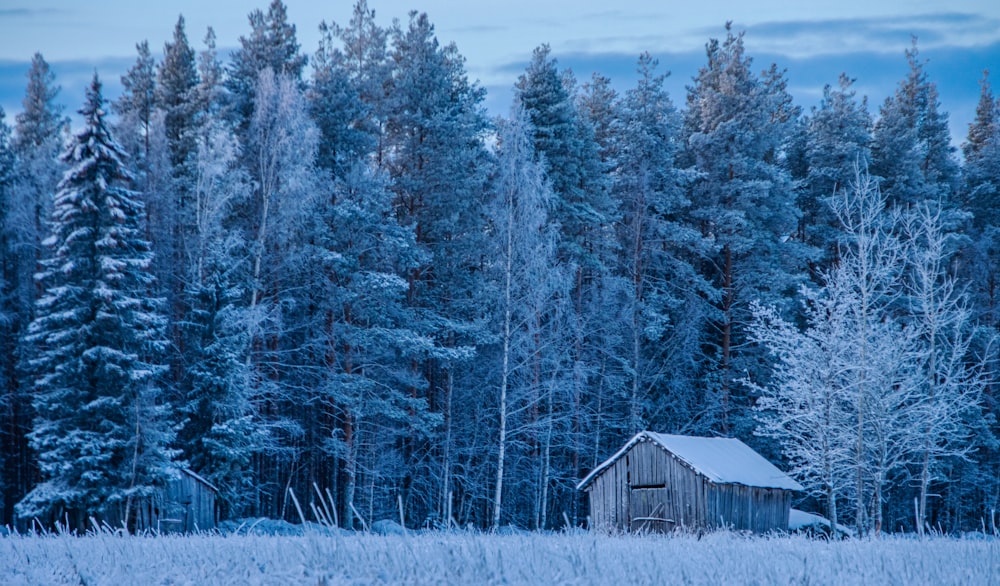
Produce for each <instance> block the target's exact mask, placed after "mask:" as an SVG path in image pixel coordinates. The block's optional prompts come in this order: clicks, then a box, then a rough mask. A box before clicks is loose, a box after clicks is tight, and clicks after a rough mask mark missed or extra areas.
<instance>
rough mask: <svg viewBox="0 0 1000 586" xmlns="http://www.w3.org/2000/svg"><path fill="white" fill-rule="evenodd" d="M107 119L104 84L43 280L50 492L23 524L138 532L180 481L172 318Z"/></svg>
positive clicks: (67, 158)
mask: <svg viewBox="0 0 1000 586" xmlns="http://www.w3.org/2000/svg"><path fill="white" fill-rule="evenodd" d="M104 108H105V101H104V98H103V96H102V94H101V84H100V82H99V80H98V78H97V75H96V74H95V75H94V79H93V81H92V82H91V84H90V86H89V87H88V89H87V99H86V102H85V104H84V106H83V108H82V109H81V110H80V111H79V112H80V114H81V115H82V116H83V119H84V123H83V124H84V126H83V129H82V130H81V131H80V132H79V133H78V134H77V135H76V137H75V138H74V140H73V141H72V142H71V143H70V144H69V145H68V147H67V149H66V151H65V153H64V154H63V156H62V161H63V162H64V163H66V164H67V165H69V166H70V170H69V171H68V172H67V174H66V175H65V177H64V178H63V180H62V181H61V182H60V184H59V190H58V191H57V192H56V194H55V199H54V206H53V211H52V215H51V217H50V220H49V221H50V226H51V235H50V236H49V238H47V239H46V241H45V245H46V249H47V251H48V254H47V256H46V258H45V260H44V262H43V264H42V270H41V271H40V273H39V274H38V279H39V282H40V284H41V286H42V287H43V288H44V293H43V294H42V296H41V298H40V299H39V300H38V301H37V303H36V317H35V319H34V320H33V321H32V323H31V326H30V329H29V334H28V337H27V340H28V342H29V343H31V345H32V354H31V357H30V359H29V360H28V361H27V365H26V366H27V368H28V369H29V370H30V372H31V374H32V376H33V379H34V388H33V390H32V395H33V405H34V408H35V410H36V417H35V421H34V423H33V429H32V432H31V434H30V439H31V447H32V448H33V449H34V450H35V452H36V454H37V456H38V460H39V465H40V468H41V473H42V482H41V483H39V484H38V485H36V486H35V487H34V489H33V490H32V491H31V492H30V493H29V494H28V495H27V496H26V497H25V499H24V500H23V501H21V503H20V504H19V505H18V513H19V515H20V516H21V517H24V518H33V517H41V518H43V519H48V520H56V519H63V518H67V519H68V520H69V523H70V526H71V528H75V529H82V528H83V527H84V524H85V522H86V519H87V518H88V517H89V516H91V515H97V516H102V515H106V514H115V515H116V516H121V518H123V519H125V520H126V522H127V521H128V520H129V517H130V514H131V513H132V510H131V509H132V505H134V504H136V502H137V499H140V498H143V497H147V496H150V495H151V494H152V493H153V491H154V490H155V489H156V487H157V486H162V485H163V484H164V483H165V482H166V481H167V480H168V479H169V478H170V477H171V475H172V474H174V473H175V472H174V470H175V465H174V464H173V463H172V462H171V458H172V456H173V453H172V452H171V451H170V450H169V449H168V448H167V445H168V444H169V442H170V441H171V436H172V433H171V431H170V429H171V428H170V427H169V426H168V425H167V421H166V415H167V414H166V412H165V409H164V406H163V405H162V404H161V402H160V400H159V394H160V390H159V388H158V378H159V377H160V375H161V374H162V370H163V369H162V367H160V366H159V365H158V364H157V362H156V359H157V357H158V355H159V354H160V353H162V352H163V351H164V350H165V347H166V343H165V341H164V338H163V333H162V332H163V327H164V318H163V316H162V315H161V314H160V312H159V309H158V307H157V302H156V300H155V299H152V298H151V297H150V292H151V290H152V286H153V283H152V277H151V275H150V274H149V273H148V270H149V266H150V262H151V260H152V258H151V252H150V245H149V243H148V242H147V241H146V240H144V239H143V226H142V220H143V204H142V201H141V200H139V199H137V197H136V194H135V192H133V191H131V190H130V189H129V188H128V183H129V182H130V181H131V179H132V176H131V173H130V172H129V171H128V169H127V168H126V166H125V162H124V156H125V153H124V150H123V149H122V147H121V146H120V145H118V143H116V142H115V140H114V138H113V137H112V136H111V133H110V131H109V129H108V124H107V121H106V120H105V109H104ZM112 512H113V513H112Z"/></svg>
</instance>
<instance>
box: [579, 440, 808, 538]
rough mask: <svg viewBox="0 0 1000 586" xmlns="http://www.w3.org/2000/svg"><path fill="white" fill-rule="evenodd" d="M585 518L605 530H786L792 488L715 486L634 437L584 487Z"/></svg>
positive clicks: (702, 476)
mask: <svg viewBox="0 0 1000 586" xmlns="http://www.w3.org/2000/svg"><path fill="white" fill-rule="evenodd" d="M587 491H588V492H589V496H590V522H591V526H592V527H593V528H595V529H599V530H605V531H670V530H673V529H675V528H690V529H699V528H706V529H715V528H720V527H727V528H730V529H735V530H746V531H753V532H757V533H764V532H767V531H774V530H781V531H785V530H787V529H788V512H789V509H790V508H791V499H792V495H791V492H790V491H788V490H783V489H776V488H763V487H751V486H744V485H740V484H716V483H713V482H711V481H709V480H708V479H707V478H705V476H704V475H702V474H700V473H698V472H697V471H695V470H694V469H692V468H691V467H690V466H689V465H687V464H686V463H684V462H683V461H681V460H680V459H679V458H677V457H676V456H674V455H673V454H671V453H670V452H668V451H667V450H666V449H664V448H663V447H662V446H660V445H659V444H656V443H654V442H652V441H648V440H647V441H639V442H638V443H636V444H635V445H634V446H632V448H631V449H629V450H628V451H627V452H626V453H625V454H623V455H622V456H621V457H619V458H618V459H617V460H616V461H615V462H614V463H613V464H612V465H611V466H609V467H608V468H607V469H605V470H604V471H603V472H601V473H600V475H598V476H597V477H596V478H594V480H593V482H592V483H591V484H590V485H589V486H588V487H587Z"/></svg>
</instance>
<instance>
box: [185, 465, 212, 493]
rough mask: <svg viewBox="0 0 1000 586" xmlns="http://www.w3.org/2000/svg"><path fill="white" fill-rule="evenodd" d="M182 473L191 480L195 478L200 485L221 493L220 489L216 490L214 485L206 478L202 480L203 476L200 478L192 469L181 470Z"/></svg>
mask: <svg viewBox="0 0 1000 586" xmlns="http://www.w3.org/2000/svg"><path fill="white" fill-rule="evenodd" d="M181 472H182V473H184V474H187V475H188V476H190V477H191V478H194V479H195V480H197V481H198V482H200V483H202V484H204V485H205V486H207V487H209V488H211V489H212V490H214V491H215V492H219V489H218V488H216V487H215V485H214V484H212V483H211V482H209V481H207V480H205V479H204V478H202V477H201V476H199V475H198V474H196V473H195V471H194V470H191V469H190V468H181Z"/></svg>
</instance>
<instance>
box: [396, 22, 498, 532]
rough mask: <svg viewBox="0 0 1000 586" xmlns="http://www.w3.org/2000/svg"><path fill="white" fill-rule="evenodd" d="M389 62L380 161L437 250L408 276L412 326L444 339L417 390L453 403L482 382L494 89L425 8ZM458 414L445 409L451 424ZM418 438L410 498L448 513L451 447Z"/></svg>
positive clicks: (412, 449)
mask: <svg viewBox="0 0 1000 586" xmlns="http://www.w3.org/2000/svg"><path fill="white" fill-rule="evenodd" d="M390 59H391V62H392V79H391V84H392V86H391V91H390V92H389V97H388V98H387V99H388V102H387V105H388V107H387V114H386V122H385V135H384V136H385V139H384V140H385V145H386V148H384V149H380V150H382V151H383V152H384V155H383V156H382V161H381V164H382V165H384V168H385V169H386V170H387V171H388V174H389V177H390V179H391V183H390V189H392V191H393V193H394V195H395V207H396V213H397V217H398V218H399V223H400V224H401V225H403V226H406V227H410V228H411V229H413V230H414V235H415V237H416V244H417V246H419V247H420V248H421V249H422V250H423V251H424V252H425V253H426V254H427V255H428V256H427V261H428V262H427V264H425V265H423V266H420V267H414V268H413V269H412V270H411V271H410V274H409V275H408V276H407V280H408V285H409V287H408V291H407V302H408V303H409V304H410V307H412V308H413V309H414V310H417V313H416V314H415V315H418V316H420V319H419V321H416V322H414V323H413V324H412V325H411V327H413V328H414V329H415V330H416V331H419V332H422V333H424V334H425V335H428V336H430V337H431V339H433V340H434V341H435V345H434V347H432V348H429V349H428V350H427V353H426V355H425V359H424V360H420V361H414V363H413V368H414V369H415V371H416V372H419V374H420V375H421V376H422V378H423V381H424V382H422V383H421V384H420V386H419V387H414V388H413V389H412V391H413V392H414V394H415V396H417V397H421V396H423V397H426V398H427V399H428V401H429V402H430V403H431V404H435V405H439V406H441V407H444V408H445V409H446V408H447V407H446V406H447V405H450V404H453V402H452V399H453V398H454V394H455V392H456V389H457V388H465V389H469V388H471V386H472V385H473V384H474V383H473V382H471V381H469V380H466V381H463V380H462V379H461V374H462V373H461V371H462V369H461V368H460V367H459V365H461V364H462V363H463V362H464V361H465V360H467V359H468V358H469V357H470V355H471V351H472V347H473V344H474V342H475V339H476V336H477V335H478V334H477V331H476V330H477V324H476V323H475V320H476V318H477V317H479V316H480V314H481V309H480V308H479V307H478V306H477V303H476V301H477V300H476V295H475V292H476V290H477V288H478V286H479V285H478V279H479V278H480V276H481V272H480V271H479V270H478V268H479V264H480V254H477V253H476V251H479V250H481V249H482V248H481V235H482V227H481V222H482V220H481V217H482V210H481V207H482V205H483V200H482V193H483V192H484V186H485V183H486V173H485V169H484V166H483V164H482V163H483V161H484V160H487V158H486V156H485V152H484V148H483V140H482V138H483V132H484V130H485V128H486V125H487V120H486V116H485V113H484V111H483V106H482V102H483V98H484V95H485V94H484V90H483V89H482V88H481V87H479V86H478V85H476V84H475V83H472V82H470V81H469V79H468V77H467V75H466V72H465V60H464V58H463V57H462V56H461V55H460V54H459V52H458V49H457V47H456V46H455V45H454V44H450V45H446V46H443V47H442V46H441V45H440V44H439V43H438V39H437V37H436V36H435V33H434V26H433V25H432V24H431V22H430V20H429V19H428V17H427V15H426V14H418V13H416V12H411V13H410V20H409V23H408V24H407V25H406V26H405V27H403V26H402V25H397V26H396V27H395V28H394V29H393V30H392V50H391V53H390ZM376 164H379V161H378V160H376ZM456 377H458V382H456ZM466 385H469V386H466ZM450 417H451V415H450V414H449V413H447V412H445V413H444V419H445V420H446V421H450ZM447 434H448V432H447V430H445V435H446V436H447ZM415 440H416V441H414V443H412V444H410V445H409V446H408V447H407V452H408V453H407V454H406V458H407V460H408V462H407V465H408V467H409V469H408V471H407V475H406V477H404V479H403V485H404V486H403V487H402V489H403V493H404V499H406V501H407V502H406V504H407V505H408V506H412V507H413V512H414V514H416V515H417V518H421V517H423V516H425V514H426V513H423V514H422V512H424V511H428V510H430V511H434V512H435V513H437V514H442V513H443V512H444V509H445V508H446V505H445V500H446V495H447V494H448V492H449V491H450V488H449V486H448V484H449V469H450V466H451V464H450V462H449V458H450V455H451V453H452V451H451V446H444V445H441V444H438V445H432V444H431V443H427V439H426V438H421V437H417V438H415ZM411 499H412V500H411Z"/></svg>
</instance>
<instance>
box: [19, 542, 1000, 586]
mask: <svg viewBox="0 0 1000 586" xmlns="http://www.w3.org/2000/svg"><path fill="white" fill-rule="evenodd" d="M998 582H1000V540H996V539H961V540H960V539H948V538H941V537H938V538H931V539H927V540H923V541H921V540H918V539H915V538H913V539H910V538H895V537H891V538H886V539H881V540H849V541H842V542H836V543H830V542H825V541H817V540H810V539H807V538H804V537H788V538H748V537H742V536H739V535H732V534H725V533H718V534H711V535H707V536H705V537H703V538H702V539H700V540H699V539H697V538H695V537H687V536H684V537H665V536H626V537H608V536H596V535H591V534H586V533H576V534H557V535H542V534H522V535H489V534H478V533H469V534H464V533H431V534H421V535H409V536H378V535H364V534H359V535H347V536H329V535H306V536H297V537H290V536H283V537H282V536H259V535H249V536H247V535H200V536H187V537H180V536H177V537H173V536H171V537H120V536H115V535H111V534H107V533H105V534H99V535H89V536H86V537H80V538H75V537H67V536H49V537H22V536H11V537H0V583H2V584H4V585H20V584H30V585H47V584H76V585H80V584H85V585H88V586H96V585H100V584H113V585H115V586H125V585H129V584H150V585H151V584H172V585H176V584H213V585H214V584H311V585H323V584H326V585H332V584H543V585H545V586H554V585H557V584H610V585H614V586H621V585H623V584H698V585H700V584H713V585H714V584H759V585H763V584H810V585H819V584H837V585H845V584H907V585H909V584H934V585H939V584H975V585H980V584H982V585H986V584H997V583H998Z"/></svg>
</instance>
